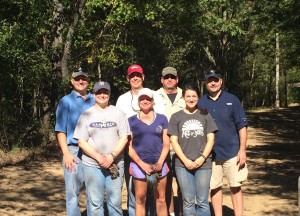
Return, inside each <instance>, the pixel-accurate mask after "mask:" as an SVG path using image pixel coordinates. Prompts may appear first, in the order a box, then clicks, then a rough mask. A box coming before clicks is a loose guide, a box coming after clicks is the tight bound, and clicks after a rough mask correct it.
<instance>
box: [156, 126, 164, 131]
mask: <svg viewBox="0 0 300 216" xmlns="http://www.w3.org/2000/svg"><path fill="white" fill-rule="evenodd" d="M155 130H156V133H161V132H162V130H163V129H162V126H161V125H159V126H157V127H156V129H155Z"/></svg>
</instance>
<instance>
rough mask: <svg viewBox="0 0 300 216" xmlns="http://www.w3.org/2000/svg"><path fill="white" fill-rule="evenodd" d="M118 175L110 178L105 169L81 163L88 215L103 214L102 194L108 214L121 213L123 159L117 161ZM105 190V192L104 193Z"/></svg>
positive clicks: (98, 215)
mask: <svg viewBox="0 0 300 216" xmlns="http://www.w3.org/2000/svg"><path fill="white" fill-rule="evenodd" d="M118 167H119V172H120V176H119V177H117V178H116V179H111V177H110V175H109V172H108V170H107V169H103V168H97V167H91V166H87V165H83V173H84V180H85V185H86V191H87V197H88V200H89V201H88V204H87V205H89V206H88V208H87V209H88V212H87V215H88V216H94V215H95V216H96V215H97V216H104V196H105V194H106V201H107V209H108V213H109V215H110V216H119V215H123V211H122V185H123V177H124V161H120V162H119V163H118ZM105 192H106V193H105Z"/></svg>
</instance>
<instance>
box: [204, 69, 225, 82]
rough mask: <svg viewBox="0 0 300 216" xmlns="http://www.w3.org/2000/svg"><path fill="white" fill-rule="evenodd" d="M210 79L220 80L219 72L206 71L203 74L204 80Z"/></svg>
mask: <svg viewBox="0 0 300 216" xmlns="http://www.w3.org/2000/svg"><path fill="white" fill-rule="evenodd" d="M210 77H215V78H218V79H222V75H221V73H220V72H219V71H216V70H207V71H205V72H204V80H207V79H208V78H210Z"/></svg>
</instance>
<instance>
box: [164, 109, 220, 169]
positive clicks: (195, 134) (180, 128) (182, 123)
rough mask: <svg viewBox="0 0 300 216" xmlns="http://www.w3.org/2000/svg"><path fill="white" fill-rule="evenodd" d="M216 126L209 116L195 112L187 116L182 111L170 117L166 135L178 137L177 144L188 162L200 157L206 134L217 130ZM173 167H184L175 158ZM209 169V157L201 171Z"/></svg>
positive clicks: (205, 141)
mask: <svg viewBox="0 0 300 216" xmlns="http://www.w3.org/2000/svg"><path fill="white" fill-rule="evenodd" d="M217 129H218V128H217V126H216V124H215V122H214V121H213V119H212V117H211V116H210V114H207V115H203V114H201V113H200V111H199V110H197V111H196V112H195V113H193V114H187V113H185V112H184V111H183V110H180V111H179V112H177V113H174V114H173V115H172V116H171V119H170V122H169V127H168V134H169V135H171V136H177V137H178V143H179V146H180V147H181V150H182V151H183V153H184V155H185V156H186V157H187V158H189V159H190V160H193V161H194V160H196V159H197V158H198V157H200V156H201V155H202V153H203V151H204V149H205V146H206V143H207V134H209V133H213V132H215V131H216V130H217ZM175 166H179V167H184V164H183V163H182V161H181V160H180V159H179V158H178V157H177V156H176V158H175ZM209 168H211V157H208V158H207V160H206V162H205V163H204V164H203V165H202V166H201V169H209Z"/></svg>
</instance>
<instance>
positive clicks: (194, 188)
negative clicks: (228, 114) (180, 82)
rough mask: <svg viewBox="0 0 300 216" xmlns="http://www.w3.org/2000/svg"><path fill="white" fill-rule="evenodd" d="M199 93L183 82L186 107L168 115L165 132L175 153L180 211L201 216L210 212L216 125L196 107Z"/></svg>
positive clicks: (195, 87)
mask: <svg viewBox="0 0 300 216" xmlns="http://www.w3.org/2000/svg"><path fill="white" fill-rule="evenodd" d="M199 96H200V92H199V89H198V87H197V86H196V85H194V84H187V85H186V86H185V88H184V89H183V98H184V100H185V103H186V107H185V108H184V109H183V110H181V111H179V112H177V113H174V114H173V115H172V116H171V119H170V122H169V127H168V134H169V135H170V136H171V143H172V146H173V149H174V151H175V153H176V157H175V172H176V176H177V181H178V184H179V187H180V190H181V192H182V199H183V214H184V215H201V216H205V215H210V208H209V202H208V193H209V183H210V178H211V157H210V154H211V151H212V148H213V145H214V132H215V131H217V126H216V124H215V122H214V120H213V119H212V117H211V115H210V114H209V113H207V111H206V110H199V109H198V107H197V104H198V101H199ZM195 198H196V203H195Z"/></svg>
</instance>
